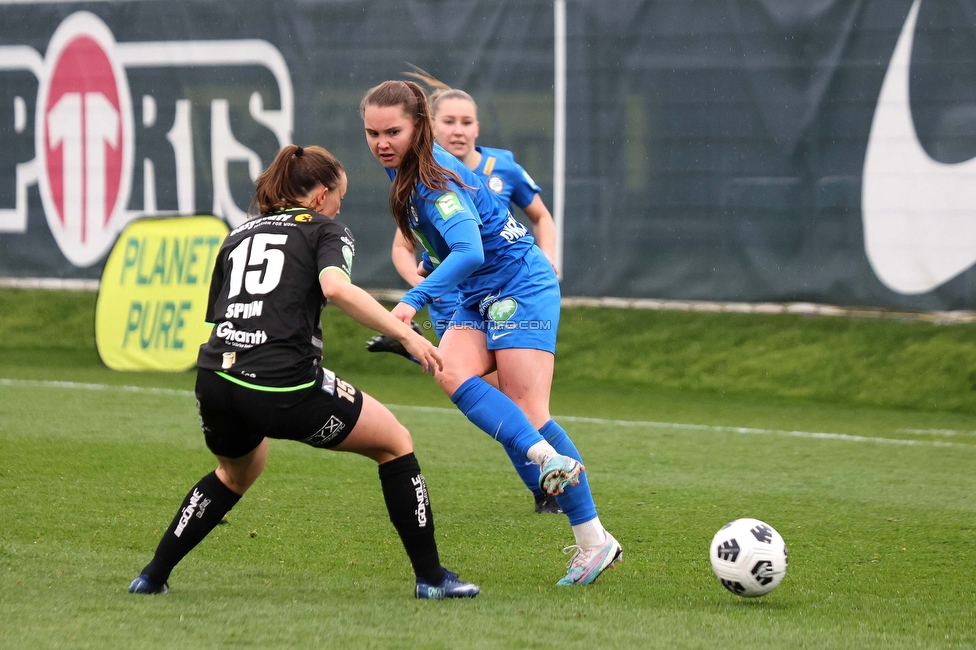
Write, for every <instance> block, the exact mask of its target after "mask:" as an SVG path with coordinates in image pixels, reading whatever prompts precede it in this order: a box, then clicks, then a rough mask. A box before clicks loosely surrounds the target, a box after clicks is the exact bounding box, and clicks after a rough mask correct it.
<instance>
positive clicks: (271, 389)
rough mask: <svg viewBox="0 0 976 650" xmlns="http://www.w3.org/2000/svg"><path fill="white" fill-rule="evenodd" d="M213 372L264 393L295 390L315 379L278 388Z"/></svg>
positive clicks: (308, 384)
mask: <svg viewBox="0 0 976 650" xmlns="http://www.w3.org/2000/svg"><path fill="white" fill-rule="evenodd" d="M215 372H216V373H217V374H218V375H220V376H221V377H223V378H224V379H226V380H227V381H231V382H234V383H235V384H237V385H238V386H243V387H244V388H250V389H252V390H261V391H264V392H266V393H289V392H292V391H296V390H302V389H303V388H308V387H309V386H312V385H313V384H315V380H314V379H313V380H312V381H310V382H307V383H304V384H301V385H300V386H286V387H284V388H279V387H276V386H258V385H257V384H249V383H247V382H246V381H241V380H240V379H238V378H237V377H231V376H230V375H228V374H227V373H226V372H220V371H219V370H218V371H215Z"/></svg>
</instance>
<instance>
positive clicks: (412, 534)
mask: <svg viewBox="0 0 976 650" xmlns="http://www.w3.org/2000/svg"><path fill="white" fill-rule="evenodd" d="M379 473H380V484H381V485H382V486H383V499H384V500H385V501H386V509H387V511H389V513H390V521H391V522H393V527H394V528H396V531H397V533H399V535H400V540H401V541H402V542H403V548H404V549H405V550H406V551H407V557H409V558H410V564H412V565H413V571H414V573H415V574H416V575H417V577H418V578H423V579H424V580H425V581H427V582H429V583H430V584H435V585H436V584H438V583H440V581H441V580H442V579H443V578H444V569H443V568H442V567H441V562H440V558H439V556H438V554H437V542H436V541H435V540H434V513H433V511H432V510H431V508H430V498H429V497H428V496H427V482H426V481H425V480H424V475H423V474H421V473H420V463H418V462H417V457H416V456H414V455H413V452H411V453H409V454H407V455H405V456H400V457H399V458H394V459H393V460H391V461H389V462H387V463H383V464H382V465H380V466H379Z"/></svg>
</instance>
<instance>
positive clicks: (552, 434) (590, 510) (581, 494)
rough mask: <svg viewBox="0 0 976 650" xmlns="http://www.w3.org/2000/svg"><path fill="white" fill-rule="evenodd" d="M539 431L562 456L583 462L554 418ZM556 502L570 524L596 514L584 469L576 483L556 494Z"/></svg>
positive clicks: (574, 446)
mask: <svg viewBox="0 0 976 650" xmlns="http://www.w3.org/2000/svg"><path fill="white" fill-rule="evenodd" d="M539 433H541V434H542V436H543V437H544V438H545V439H546V440H548V441H549V444H551V445H552V446H553V448H554V449H555V450H556V451H557V452H559V453H560V454H562V455H563V456H569V457H570V458H573V459H575V460H578V461H579V462H580V463H582V462H583V459H582V458H580V453H579V451H577V449H576V445H574V444H573V441H572V440H570V438H569V436H568V435H566V431H565V430H563V428H562V427H561V426H559V425H558V424H557V423H556V421H555V420H549V421H548V422H546V423H545V424H544V425H543V426H542V428H541V429H539ZM556 503H558V504H559V507H560V508H561V509H562V511H563V512H565V513H566V516H567V517H569V523H570V525H572V526H575V525H576V524H581V523H584V522H587V521H589V520H591V519H593V518H595V517H596V516H597V513H596V504H594V503H593V495H592V494H590V482H589V481H588V480H587V478H586V470H583V471H582V472H580V475H579V484H578V485H569V486H567V487H566V491H565V492H563V493H562V494H558V495H556Z"/></svg>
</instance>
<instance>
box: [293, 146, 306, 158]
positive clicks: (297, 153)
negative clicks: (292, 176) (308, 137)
mask: <svg viewBox="0 0 976 650" xmlns="http://www.w3.org/2000/svg"><path fill="white" fill-rule="evenodd" d="M304 153H305V150H304V149H302V148H301V147H298V148H297V149H295V157H296V158H301V157H302V154H304Z"/></svg>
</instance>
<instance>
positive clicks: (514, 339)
mask: <svg viewBox="0 0 976 650" xmlns="http://www.w3.org/2000/svg"><path fill="white" fill-rule="evenodd" d="M516 266H517V268H516V270H515V273H514V274H506V275H507V276H508V277H507V279H502V280H499V283H498V285H497V286H494V287H492V289H491V290H490V291H489V290H485V291H482V292H481V293H479V294H462V297H461V301H460V302H459V303H458V304H457V311H456V312H455V313H454V318H453V319H452V320H451V324H450V327H457V326H461V327H470V328H474V329H478V330H480V331H482V332H484V333H485V336H486V337H487V344H488V349H489V350H507V349H513V348H514V349H530V350H545V351H546V352H551V353H553V354H555V353H556V330H558V329H559V302H560V293H559V281H558V280H557V279H556V273H555V272H554V271H553V270H552V265H551V264H550V263H549V260H547V259H546V256H545V255H543V254H542V251H541V250H539V249H538V248H535V247H533V248H532V249H531V250H530V251H529V252H528V253H526V255H525V257H523V258H522V259H521V260H519V261H518V263H517V265H516Z"/></svg>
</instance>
